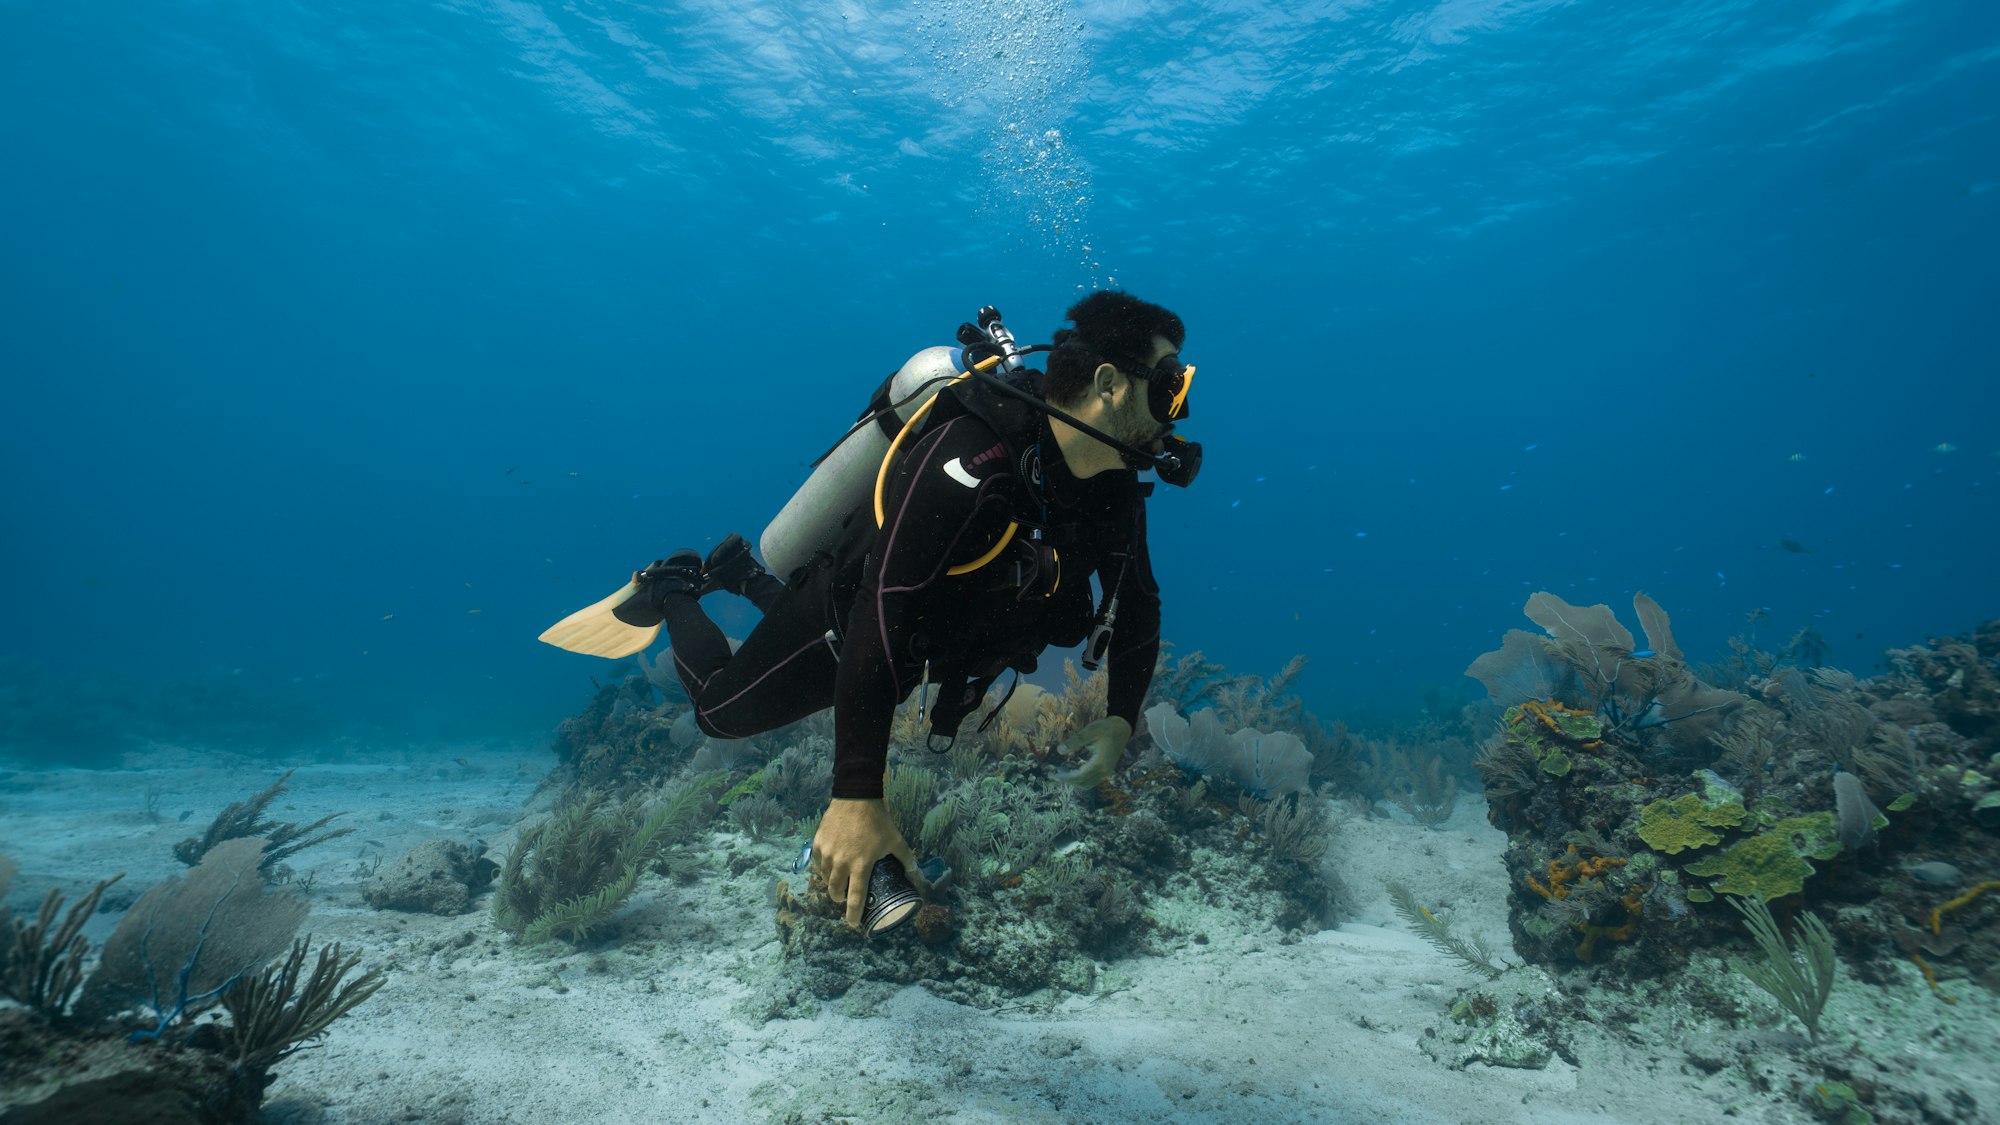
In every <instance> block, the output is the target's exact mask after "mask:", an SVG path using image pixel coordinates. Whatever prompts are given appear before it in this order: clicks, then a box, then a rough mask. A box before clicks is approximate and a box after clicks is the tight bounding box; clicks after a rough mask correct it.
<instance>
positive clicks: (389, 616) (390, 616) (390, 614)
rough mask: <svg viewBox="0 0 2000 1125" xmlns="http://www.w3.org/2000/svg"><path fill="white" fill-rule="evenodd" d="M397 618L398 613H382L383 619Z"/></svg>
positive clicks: (391, 619) (392, 619)
mask: <svg viewBox="0 0 2000 1125" xmlns="http://www.w3.org/2000/svg"><path fill="white" fill-rule="evenodd" d="M395 619H396V615H395V614H393V613H385V614H383V615H382V620H384V621H394V620H395Z"/></svg>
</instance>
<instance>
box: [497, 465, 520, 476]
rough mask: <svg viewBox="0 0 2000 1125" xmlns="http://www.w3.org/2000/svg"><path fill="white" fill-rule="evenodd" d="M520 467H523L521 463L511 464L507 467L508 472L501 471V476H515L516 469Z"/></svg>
mask: <svg viewBox="0 0 2000 1125" xmlns="http://www.w3.org/2000/svg"><path fill="white" fill-rule="evenodd" d="M520 467H521V466H519V465H510V466H508V467H507V471H506V472H504V473H501V474H500V475H501V476H503V477H511V476H513V475H514V470H515V469H518V468H520Z"/></svg>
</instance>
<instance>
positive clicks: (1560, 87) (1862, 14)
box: [0, 0, 2000, 753]
mask: <svg viewBox="0 0 2000 1125" xmlns="http://www.w3.org/2000/svg"><path fill="white" fill-rule="evenodd" d="M742 7H743V5H741V4H739V3H737V2H736V0H728V2H722V0H716V2H709V3H699V4H674V5H668V6H666V8H665V10H664V11H663V10H660V7H659V6H656V5H639V4H627V3H602V2H600V3H590V2H576V3H570V4H564V5H557V4H539V3H532V2H527V0H510V2H493V3H469V2H454V3H437V4H429V5H418V4H390V3H379V2H374V3H363V2H346V3H315V4H301V3H289V2H287V3H279V2H271V3H257V4H221V3H195V2H188V0H166V2H162V3H154V4H133V3H103V2H99V0H67V2H65V3H61V4H54V3H28V2H22V0H0V92H4V97H5V103H6V105H7V107H8V109H7V112H6V113H5V114H4V115H0V325H4V342H0V371H4V373H5V384H4V385H5V388H6V401H7V409H6V411H5V419H6V421H5V434H6V437H5V441H4V444H0V458H4V461H0V471H4V479H5V481H6V487H5V490H4V492H0V496H4V501H0V503H4V508H0V521H3V522H4V526H5V528H6V542H5V550H4V551H0V599H4V607H5V621H6V625H7V627H6V629H5V630H4V632H0V659H4V661H5V663H4V665H0V668H4V674H5V676H6V681H7V682H6V687H7V689H8V692H9V694H10V695H11V697H12V698H11V699H8V700H6V701H5V703H4V706H5V708H6V709H7V710H8V712H9V714H8V716H7V717H6V718H5V719H4V720H0V732H5V733H6V737H7V738H8V739H10V740H11V741H12V742H13V743H14V744H15V745H14V746H13V747H11V749H15V750H26V751H30V752H38V751H39V752H48V753H57V752H61V753H76V752H85V753H88V752H91V751H92V750H93V749H94V748H95V749H101V748H102V747H103V746H104V745H105V743H106V740H107V739H111V738H114V737H115V736H116V734H117V733H118V732H120V731H128V730H131V729H133V728H134V727H135V726H137V727H146V728H147V729H149V730H150V729H155V728H168V729H171V730H174V731H179V732H182V733H183V734H184V736H185V737H187V738H189V739H196V740H198V739H201V738H203V737H206V736H211V735H212V736H214V737H217V738H222V737H225V736H226V735H228V734H229V733H230V732H232V731H234V732H235V733H236V734H237V735H239V736H241V737H246V738H250V739H252V740H256V739H262V738H267V737H276V736H275V734H274V733H273V732H277V731H281V730H283V731H292V732H294V733H296V734H298V735H299V736H301V737H307V738H317V737H322V736H325V735H328V734H341V733H358V735H359V736H360V737H364V738H368V739H384V740H388V741H397V740H406V739H408V738H411V737H425V738H430V737H439V736H450V735H455V734H456V735H464V736H467V737H487V736H493V735H507V734H521V733H532V732H534V731H537V730H541V729H545V728H547V727H549V726H550V725H552V724H553V723H554V722H555V721H557V720H558V719H559V718H560V717H561V716H562V715H564V714H565V713H567V712H569V711H571V710H573V709H575V708H576V707H577V706H578V705H579V704H580V703H581V702H582V701H583V700H584V699H585V698H586V697H587V694H588V693H589V691H590V685H589V682H588V680H587V679H586V677H587V676H589V675H593V674H595V675H600V676H601V675H602V674H603V673H604V670H605V669H604V665H603V663H602V662H598V661H593V660H590V659H588V658H585V657H580V656H574V655H570V654H565V653H562V652H558V651H556V650H554V649H551V648H548V647H547V646H543V645H540V644H538V643H537V642H536V641H535V639H534V638H535V635H536V634H537V633H538V632H539V631H540V630H541V629H542V628H543V627H545V626H546V625H548V624H549V623H550V622H552V621H554V620H555V619H556V618H558V617H560V616H562V615H563V614H564V613H567V612H568V611H570V610H571V609H574V608H577V607H578V606H581V605H583V604H585V603H586V602H589V601H592V600H595V599H596V598H597V597H599V596H601V595H602V594H604V593H607V592H609V590H610V589H612V588H613V587H615V586H616V585H617V584H618V583H619V582H620V581H622V580H623V578H624V576H625V575H626V574H627V573H628V572H629V571H630V569H632V568H633V567H634V566H635V565H638V564H642V563H644V562H645V561H647V560H649V559H652V558H654V557H656V556H658V555H661V554H664V553H665V552H666V551H668V550H670V549H672V548H674V547H678V546H696V547H705V546H706V545H707V544H709V543H712V542H713V541H714V540H715V539H717V538H719V537H720V536H721V535H723V534H724V533H726V532H728V531H732V530H736V531H742V532H744V533H746V534H749V535H752V536H754V535H755V533H756V532H757V531H758V530H759V529H761V527H762V526H763V524H764V522H765V521H766V520H767V519H768V518H769V517H770V515H771V514H772V513H774V512H775V511H776V510H777V508H778V506H779V505H780V504H781V503H782V502H783V500H784V499H785V498H786V496H788V495H789V493H790V490H791V488H792V487H793V486H795V485H796V484H797V482H798V481H800V480H801V479H802V478H803V475H804V465H805V462H806V461H807V460H809V459H810V458H811V457H812V456H814V455H816V454H817V453H819V452H820V451H821V450H822V449H823V448H824V447H825V446H826V445H827V444H828V443H829V442H830V441H831V440H832V439H833V438H834V437H835V436H836V435H837V434H838V433H839V432H840V430H841V429H842V428H843V427H844V426H845V424H846V423H847V422H848V420H850V419H851V418H852V417H853V415H854V413H855V412H856V411H857V410H859V409H860V408H861V406H862V405H863V403H864V401H865V398H866V396H867V394H868V393H869V391H870V390H871V389H872V388H873V387H874V385H875V384H876V382H877V381H878V380H879V379H880V378H881V376H882V375H883V374H884V373H885V372H887V371H889V370H891V369H893V368H894V367H895V366H897V365H898V364H899V363H900V362H901V360H902V359H903V358H904V357H905V356H907V355H908V354H909V353H911V352H913V351H914V350H916V349H918V348H920V347H923V346H926V345H929V344H933V343H942V342H948V341H949V339H950V336H951V333H952V330H953V329H954V328H955V326H956V325H957V324H958V323H959V322H960V321H961V320H964V319H967V318H969V317H970V316H971V315H972V314H973V312H974V311H975V310H976V309H977V308H978V307H979V306H981V305H984V304H989V303H991V304H996V305H998V306H999V307H1000V308H1001V309H1002V310H1003V311H1005V312H1006V313H1007V314H1008V319H1009V322H1010V324H1011V325H1012V326H1013V327H1014V328H1015V329H1016V330H1017V332H1018V333H1019V334H1020V335H1021V336H1022V338H1023V339H1024V340H1034V339H1042V338H1045V337H1046V334H1047V333H1048V332H1049V331H1050V330H1051V329H1053V328H1054V327H1056V326H1057V324H1058V321H1059V319H1060V315H1061V312H1062V309H1063V308H1064V307H1065V306H1066V305H1067V304H1068V302H1069V301H1071V300H1073V299H1074V298H1075V297H1076V296H1077V295H1078V294H1079V293H1080V292H1083V291H1087V290H1088V289H1089V288H1091V287H1093V286H1113V285H1115V286H1118V287H1122V288H1128V289H1130V290H1131V291H1133V292H1135V293H1137V294H1139V295H1140V296H1143V297H1146V298H1148V299H1150V300H1155V301H1159V302H1161V303H1164V304H1166V305H1168V306H1170V307H1172V308H1174V309H1176V310H1177V311H1179V312H1180V313H1181V314H1182V315H1183V316H1184V317H1185V318H1186V321H1187V323H1188V326H1189V336H1188V340H1187V344H1186V348H1185V351H1184V355H1185V357H1186V358H1187V359H1188V360H1190V361H1191V362H1195V363H1197V364H1199V366H1200V374H1199V376H1198V381H1197V386H1196V393H1195V396H1194V400H1193V403H1194V408H1195V414H1194V417H1193V418H1192V419H1191V420H1190V423H1189V424H1188V426H1187V427H1185V429H1186V432H1188V433H1189V434H1191V435H1192V436H1195V437H1197V438H1199V439H1201V440H1202V441H1203V442H1204V443H1205V445H1206V447H1207V450H1208V459H1207V467H1206V470H1205V472H1204V474H1203V476H1202V477H1201V479H1200V481H1199V482H1198V484H1197V486H1196V487H1195V488H1193V489H1191V490H1189V491H1187V492H1185V493H1181V492H1174V491H1172V490H1162V495H1161V496H1159V497H1158V498H1157V500H1156V501H1155V503H1154V506H1153V509H1152V524H1153V550H1154V556H1155V560H1156V566H1157V570H1158V572H1159V576H1160V578H1161V580H1162V582H1163V584H1164V587H1165V593H1164V596H1165V599H1166V601H1165V608H1166V624H1165V633H1166V636H1167V638H1168V639H1170V640H1172V641H1174V642H1176V643H1177V644H1179V645H1180V646H1181V647H1182V648H1183V649H1189V648H1200V649H1203V650H1205V651H1206V652H1207V653H1208V654H1209V655H1210V656H1211V657H1214V658H1217V659H1220V660H1223V661H1225V662H1226V663H1228V664H1229V665H1231V666H1232V667H1234V668H1238V669H1242V670H1252V671H1271V670H1274V669H1275V668H1276V667H1277V666H1278V665H1280V664H1281V663H1283V661H1284V660H1285V659H1286V658H1288V657H1289V656H1290V655H1291V654H1292V653H1294V652H1303V653H1306V654H1308V655H1309V656H1310V657H1311V658H1312V661H1313V663H1312V664H1311V666H1310V668H1309V669H1308V672H1307V674H1306V676H1305V678H1304V679H1303V680H1301V681H1300V683H1299V687H1300V689H1301V690H1302V692H1303V694H1305V695H1306V697H1307V699H1308V702H1309V704H1310V705H1311V706H1313V707H1314V708H1315V709H1317V710H1319V711H1321V712H1322V713H1323V714H1327V715H1339V714H1342V713H1343V712H1347V711H1352V710H1353V709H1356V708H1361V707H1364V706H1375V707H1380V708H1385V709H1388V710H1390V711H1393V710H1395V709H1397V708H1401V707H1406V706H1413V705H1414V704H1415V703H1416V701H1417V700H1418V699H1419V697H1420V694H1421V691H1422V689H1423V686H1424V685H1425V684H1441V685H1444V686H1445V687H1446V688H1447V689H1448V690H1451V691H1454V692H1455V691H1459V690H1461V688H1463V689H1465V690H1476V685H1474V684H1472V683H1471V681H1467V680H1463V679H1462V678H1461V672H1462V670H1463V668H1464V667H1465V665H1466V664H1467V663H1468V662H1469V661H1470V660H1471V659H1472V658H1473V657H1475V656H1477V655H1478V654H1479V653H1480V652H1482V651H1485V650H1486V649H1489V648H1492V647H1495V646H1496V645H1497V643H1498V640H1499V637H1500V635H1501V633H1503V632H1504V631H1505V630H1506V629H1508V628H1512V627H1516V626H1522V627H1526V626H1527V622H1526V619H1525V618H1523V617H1522V616H1521V614H1520V607H1521V604H1522V602H1523V601H1524V600H1525V599H1526V597H1527V595H1528V594H1529V593H1531V592H1532V591H1534V590H1537V589H1549V590H1553V591H1555V592H1557V593H1559V594H1561V595H1562V596H1564V597H1565V598H1568V599H1569V600H1571V601H1575V602H1596V601H1607V602H1610V603H1611V604H1612V605H1614V606H1616V607H1618V608H1619V609H1620V610H1621V612H1623V613H1624V614H1625V615H1626V619H1627V622H1628V624H1636V622H1635V621H1633V620H1632V619H1631V617H1630V611H1629V605H1630V598H1631V595H1632V593H1633V592H1634V591H1636V590H1644V591H1646V592H1648V593H1650V594H1652V595H1653V596H1654V597H1656V598H1657V599H1659V601H1660V602H1661V603H1662V604H1663V605H1665V606H1666V608H1667V609H1668V610H1669V611H1670V612H1671V613H1672V614H1673V615H1674V619H1675V623H1676V626H1677V627H1678V630H1679V633H1680V637H1681V640H1682V643H1683V644H1684V645H1685V647H1686V648H1687V649H1688V651H1689V653H1690V655H1691V656H1692V657H1695V658H1697V659H1701V658H1705V657H1714V656H1717V655H1719V654H1720V652H1721V645H1722V641H1723V639H1724V638H1725V637H1726V636H1728V635H1729V634H1731V633H1735V632H1737V631H1739V630H1740V629H1742V628H1743V626H1744V615H1745V614H1746V612H1748V611H1750V610H1752V609H1755V608H1758V607H1768V609H1769V612H1770V617H1769V619H1768V620H1766V621H1764V622H1762V623H1761V624H1760V626H1759V628H1760V630H1761V631H1760V634H1759V637H1760V639H1762V640H1764V641H1766V642H1769V643H1776V642H1778V641H1781V640H1782V639H1783V638H1784V637H1785V636H1787V635H1789V634H1790V633H1791V632H1792V631H1794V630H1796V629H1798V628H1800V627H1803V626H1805V625H1808V624H1810V625H1812V626H1814V627H1815V628H1817V629H1818V630H1819V631H1820V632H1821V633H1823V634H1824V635H1825V636H1826V637H1827V638H1828V640H1829V641H1830V642H1831V644H1832V649H1833V651H1832V653H1831V656H1830V658H1829V660H1830V662H1831V663H1834V664H1839V665H1843V666H1846V667H1851V668H1854V669H1856V670H1857V671H1864V672H1865V671H1867V670H1868V669H1869V668H1871V667H1872V666H1873V665H1874V664H1875V663H1876V662H1877V661H1878V660H1880V658H1881V653H1882V650H1883V649H1884V648H1886V647H1890V646H1897V645H1905V644H1909V643H1913V642H1916V641H1918V640H1920V639H1922V638H1923V637H1925V636H1928V635H1937V634H1948V633H1956V632H1963V631H1966V630H1969V629H1970V628H1972V627H1973V626H1975V625H1976V624H1978V623H1979V622H1980V621H1982V620H1985V619H1987V618H1991V617H1995V616H2000V583H1996V581H1995V580H1994V578H1993V572H1994V565H1993V561H1992V560H1993V555H1994V553H1995V548H1996V546H2000V531H1997V530H1996V527H2000V522H1996V515H2000V511H1996V502H1995V493H1996V492H2000V479H1996V474H2000V390H1996V387H1995V380H1996V377H2000V363H1996V345H1995V328H1996V316H1995V312H1994V310H1995V308H1996V304H2000V302H1996V288H1997V287H1996V283H1995V279H1994V263H1995V261H1996V260H2000V190H1996V189H2000V7H1996V6H1994V5H1993V4H1991V3H1986V2H1979V0H1965V2H1954V0H1935V2H1931V0H1926V2H1914V0H1912V2H1900V3H1899V2H1894V0H1888V2H1868V0H1853V2H1841V3H1828V2H1825V0H1816V2H1790V0H1784V2H1763V3H1755V4H1752V3H1747V2H1742V0H1737V2H1729V3H1721V2H1693V3H1619V4H1613V3H1604V2H1581V3H1549V2H1535V0H1513V2H1507V0H1444V2H1442V3H1406V2H1384V3H1373V4H1370V3H1347V4H1341V3H1331V4H1305V5H1300V4H1294V3H1289V2H1288V3H1264V2H1249V3H1232V4H1210V3H1149V4H1140V3H1136V2H1122V3H1072V4H1065V3H1062V2H1060V0H1021V2H1016V3H1003V2H976V0H975V2H969V3H962V4H946V3H932V4H925V5H919V6H917V7H915V8H914V9H905V8H904V7H903V6H901V5H872V6H871V5H867V4H859V3H835V4H824V5H822V4H811V5H806V4H799V5H786V6H769V5H760V6H754V7H753V10H752V11H751V12H750V13H749V14H742V13H741V11H740V9H741V8H742ZM1300 9H1303V11H1301V10H1300ZM1940 450H1950V451H1949V452H1940ZM1794 454H1802V455H1803V459H1793V455H1794ZM1784 538H1789V539H1791V540H1793V541H1794V542H1795V543H1797V544H1799V545H1801V546H1805V547H1808V548H1810V549H1811V553H1799V552H1794V551H1789V550H1786V549H1784V548H1783V547H1781V546H1780V540H1781V539H1784ZM475 611H476V612H475ZM735 612H737V616H735V617H734V618H732V619H731V625H732V627H734V628H738V629H741V628H747V626H748V623H749V620H750V618H749V617H748V616H747V615H746V614H745V613H744V612H741V611H735Z"/></svg>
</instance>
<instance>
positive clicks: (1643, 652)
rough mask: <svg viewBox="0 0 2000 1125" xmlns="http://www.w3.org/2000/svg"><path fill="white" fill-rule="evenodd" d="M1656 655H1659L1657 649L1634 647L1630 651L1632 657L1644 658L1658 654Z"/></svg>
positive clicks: (1636, 658)
mask: <svg viewBox="0 0 2000 1125" xmlns="http://www.w3.org/2000/svg"><path fill="white" fill-rule="evenodd" d="M1658 655H1660V653H1659V650H1658V649H1651V648H1642V649H1635V650H1633V652H1632V659H1634V660H1644V659H1646V658H1647V657H1649V656H1658Z"/></svg>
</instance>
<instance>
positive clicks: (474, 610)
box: [465, 609, 486, 613]
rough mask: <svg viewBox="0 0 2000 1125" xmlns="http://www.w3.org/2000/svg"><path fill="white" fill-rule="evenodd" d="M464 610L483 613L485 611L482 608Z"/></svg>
mask: <svg viewBox="0 0 2000 1125" xmlns="http://www.w3.org/2000/svg"><path fill="white" fill-rule="evenodd" d="M465 612H467V613H485V612H486V611H485V610H483V609H468V610H466V611H465Z"/></svg>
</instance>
